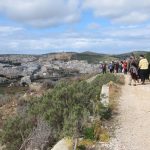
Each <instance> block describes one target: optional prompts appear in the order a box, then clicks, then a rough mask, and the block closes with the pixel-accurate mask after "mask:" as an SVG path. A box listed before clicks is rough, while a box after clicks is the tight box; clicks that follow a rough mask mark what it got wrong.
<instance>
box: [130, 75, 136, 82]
mask: <svg viewBox="0 0 150 150" xmlns="http://www.w3.org/2000/svg"><path fill="white" fill-rule="evenodd" d="M132 81H133V82H134V84H136V80H135V79H132V76H131V75H130V77H129V84H131V83H132Z"/></svg>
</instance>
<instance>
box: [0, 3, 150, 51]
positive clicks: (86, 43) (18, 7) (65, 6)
mask: <svg viewBox="0 0 150 150" xmlns="http://www.w3.org/2000/svg"><path fill="white" fill-rule="evenodd" d="M133 50H144V51H150V0H132V1H131V0H0V54H44V53H51V52H62V51H67V52H69V51H74V52H83V51H93V52H98V53H111V54H113V53H115V54H116V53H124V52H129V51H133Z"/></svg>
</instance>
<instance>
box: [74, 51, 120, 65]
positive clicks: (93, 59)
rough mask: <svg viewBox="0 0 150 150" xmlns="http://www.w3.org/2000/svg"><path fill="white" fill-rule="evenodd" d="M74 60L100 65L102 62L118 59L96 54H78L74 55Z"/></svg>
mask: <svg viewBox="0 0 150 150" xmlns="http://www.w3.org/2000/svg"><path fill="white" fill-rule="evenodd" d="M72 59H76V60H87V61H88V63H99V62H101V61H112V60H117V58H116V57H113V56H110V55H107V54H94V53H92V54H91V53H76V54H74V55H72Z"/></svg>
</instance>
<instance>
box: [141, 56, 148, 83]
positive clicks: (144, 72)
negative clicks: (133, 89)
mask: <svg viewBox="0 0 150 150" xmlns="http://www.w3.org/2000/svg"><path fill="white" fill-rule="evenodd" d="M139 69H140V78H141V82H142V84H145V79H146V77H147V74H148V60H147V59H146V58H145V57H144V55H140V62H139Z"/></svg>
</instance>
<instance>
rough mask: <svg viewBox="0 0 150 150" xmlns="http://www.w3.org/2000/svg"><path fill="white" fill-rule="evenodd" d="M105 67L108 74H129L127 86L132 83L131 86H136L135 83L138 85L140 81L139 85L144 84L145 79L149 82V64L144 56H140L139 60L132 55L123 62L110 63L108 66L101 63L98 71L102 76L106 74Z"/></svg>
mask: <svg viewBox="0 0 150 150" xmlns="http://www.w3.org/2000/svg"><path fill="white" fill-rule="evenodd" d="M107 67H108V70H109V72H110V73H124V74H127V73H129V75H130V79H129V85H131V84H132V82H133V85H134V86H136V83H137V82H138V83H139V80H140V79H141V84H145V80H146V79H147V80H149V76H150V63H149V62H148V60H147V59H146V58H145V57H144V55H140V58H139V59H137V58H136V57H135V56H134V55H132V56H130V57H129V58H127V59H124V60H123V61H116V62H115V61H112V62H111V63H109V64H108V65H107V64H106V63H102V64H101V65H100V69H101V70H102V73H103V74H105V73H106V70H107Z"/></svg>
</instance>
